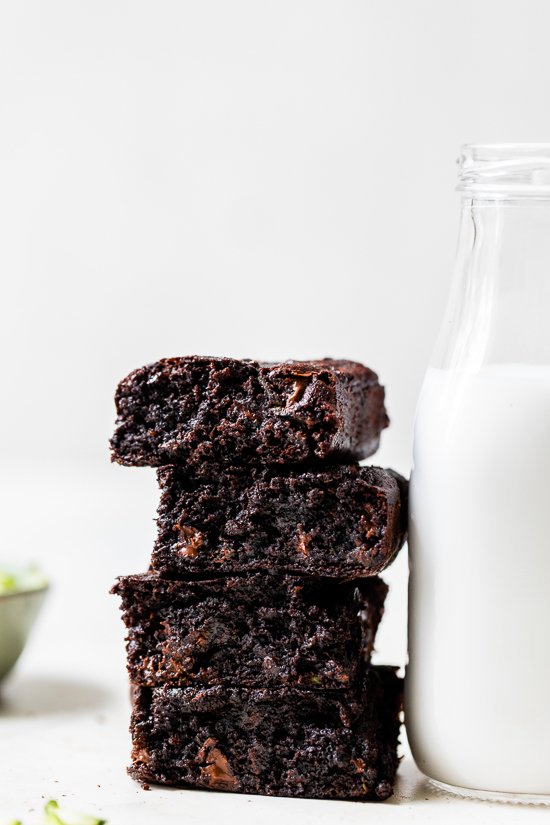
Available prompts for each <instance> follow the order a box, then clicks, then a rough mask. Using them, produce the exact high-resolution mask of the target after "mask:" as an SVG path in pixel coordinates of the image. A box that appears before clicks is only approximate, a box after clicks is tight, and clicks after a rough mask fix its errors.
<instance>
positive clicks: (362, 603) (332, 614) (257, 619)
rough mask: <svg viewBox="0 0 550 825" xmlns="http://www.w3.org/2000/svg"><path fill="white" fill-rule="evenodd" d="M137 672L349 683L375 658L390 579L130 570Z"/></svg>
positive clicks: (194, 680) (254, 683)
mask: <svg viewBox="0 0 550 825" xmlns="http://www.w3.org/2000/svg"><path fill="white" fill-rule="evenodd" d="M113 592H114V593H117V594H119V595H120V596H121V597H122V610H123V619H124V622H125V624H126V627H127V628H128V636H127V653H128V671H129V675H130V681H131V682H133V683H134V684H138V685H147V686H151V687H155V686H156V685H160V684H170V685H176V686H180V687H185V686H187V685H218V684H219V685H228V686H232V687H281V686H284V685H293V686H297V687H302V688H313V689H319V688H335V689H337V688H346V687H349V686H350V685H351V684H353V683H354V682H355V680H356V676H357V670H358V667H359V666H360V663H361V660H362V659H363V660H365V661H368V659H369V658H370V654H371V652H372V649H373V645H374V637H375V635H376V630H377V628H378V624H379V622H380V619H381V617H382V613H383V608H384V599H385V597H386V593H387V586H386V584H385V583H384V582H383V581H382V580H381V579H379V578H377V577H371V578H370V579H358V580H357V581H354V582H351V583H347V584H339V583H338V582H336V581H333V580H330V579H329V580H326V579H323V580H312V579H303V578H299V577H297V576H285V575H282V576H274V575H270V574H269V573H267V574H264V573H254V574H251V575H250V576H240V577H232V578H220V579H215V580H213V581H188V582H181V581H170V580H168V579H162V578H159V577H158V576H156V575H154V574H151V573H145V574H142V575H134V576H123V577H121V578H120V579H119V580H118V582H117V584H116V585H115V587H114V588H113Z"/></svg>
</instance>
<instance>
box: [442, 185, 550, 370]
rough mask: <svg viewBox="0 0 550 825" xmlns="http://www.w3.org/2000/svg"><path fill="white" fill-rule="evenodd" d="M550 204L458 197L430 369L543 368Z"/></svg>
mask: <svg viewBox="0 0 550 825" xmlns="http://www.w3.org/2000/svg"><path fill="white" fill-rule="evenodd" d="M549 320H550V199H547V198H543V197H539V196H538V195H537V197H533V198H531V197H529V196H527V194H526V193H525V192H524V193H523V195H522V196H521V197H520V198H517V197H516V198H514V197H510V196H508V197H506V198H501V197H496V196H495V195H494V194H493V195H490V196H487V194H486V193H485V194H484V195H483V196H480V195H479V194H478V195H476V196H473V193H472V192H471V191H467V192H464V198H463V202H462V214H461V223H460V233H459V242H458V250H457V263H456V270H455V277H454V282H453V289H452V293H451V299H450V302H449V306H448V311H447V316H446V319H445V323H444V325H443V329H442V333H441V335H440V339H439V342H438V346H437V348H436V352H435V354H434V362H433V363H434V365H435V366H439V367H443V368H446V369H454V370H460V371H465V372H475V371H478V370H479V369H481V368H482V367H483V366H484V365H486V364H518V363H521V364H541V363H544V364H550V323H549Z"/></svg>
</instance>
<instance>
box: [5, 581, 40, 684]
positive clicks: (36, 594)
mask: <svg viewBox="0 0 550 825" xmlns="http://www.w3.org/2000/svg"><path fill="white" fill-rule="evenodd" d="M47 590H48V584H47V582H46V580H45V579H44V577H43V576H42V575H41V574H39V573H38V571H36V570H35V569H34V568H29V569H26V570H17V571H14V570H11V569H10V571H9V573H7V572H5V570H4V568H2V569H1V570H0V681H1V680H2V679H4V677H5V676H7V675H8V673H9V672H10V670H11V669H12V667H13V666H14V665H15V663H16V662H17V660H18V659H19V657H20V655H21V653H22V652H23V648H24V647H25V644H26V641H27V639H28V637H29V633H30V631H31V628H32V626H33V624H34V622H35V620H36V617H37V616H38V614H39V612H40V608H41V607H42V604H43V602H44V598H45V596H46V592H47Z"/></svg>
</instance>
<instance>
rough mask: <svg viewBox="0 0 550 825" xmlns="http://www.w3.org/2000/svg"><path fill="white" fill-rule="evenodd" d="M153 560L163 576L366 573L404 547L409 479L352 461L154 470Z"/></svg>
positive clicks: (340, 575) (346, 575) (348, 575)
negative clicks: (157, 500) (158, 492)
mask: <svg viewBox="0 0 550 825" xmlns="http://www.w3.org/2000/svg"><path fill="white" fill-rule="evenodd" d="M158 480H159V484H160V488H161V492H162V495H161V501H160V506H159V510H158V540H157V542H156V545H155V547H154V550H153V554H152V562H151V563H152V567H153V568H154V569H155V570H157V571H159V572H161V573H162V574H163V575H166V576H168V577H170V576H171V577H174V578H178V577H183V578H185V577H189V576H193V575H202V576H206V575H207V574H208V573H210V572H211V571H217V572H219V573H223V574H230V573H240V572H243V571H251V570H278V571H287V572H292V573H297V574H309V575H313V576H332V577H336V578H341V579H346V578H347V579H351V578H357V577H364V576H370V575H374V574H376V573H379V572H380V571H381V570H383V568H384V567H387V565H388V564H389V563H390V562H391V561H392V560H393V558H394V556H395V555H396V553H397V552H398V550H399V548H400V547H401V546H402V544H403V541H404V539H405V533H406V521H407V505H406V498H407V482H406V481H405V480H404V479H403V478H401V476H399V475H398V474H397V473H394V472H392V471H391V470H381V469H379V468H377V467H360V466H359V465H357V464H349V465H331V466H328V467H323V468H321V467H319V468H311V467H310V468H308V469H304V468H303V469H302V470H298V469H290V468H279V469H277V468H266V467H248V468H236V467H230V468H225V469H220V470H218V471H217V472H216V473H214V472H210V471H207V470H205V468H203V471H202V472H196V473H190V472H188V471H187V469H186V468H184V467H177V466H167V467H162V468H160V469H159V471H158Z"/></svg>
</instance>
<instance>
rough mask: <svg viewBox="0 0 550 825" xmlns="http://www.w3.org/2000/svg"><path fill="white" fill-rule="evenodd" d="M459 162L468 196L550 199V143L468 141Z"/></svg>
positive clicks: (461, 185)
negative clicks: (480, 142) (483, 142)
mask: <svg viewBox="0 0 550 825" xmlns="http://www.w3.org/2000/svg"><path fill="white" fill-rule="evenodd" d="M457 162H458V181H459V182H458V187H457V189H458V190H459V191H460V192H463V193H464V195H465V196H466V197H471V198H480V199H484V200H515V199H523V198H525V199H541V200H550V143H486V144H471V145H466V146H463V147H462V149H461V152H460V157H459V158H458V161H457Z"/></svg>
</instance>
